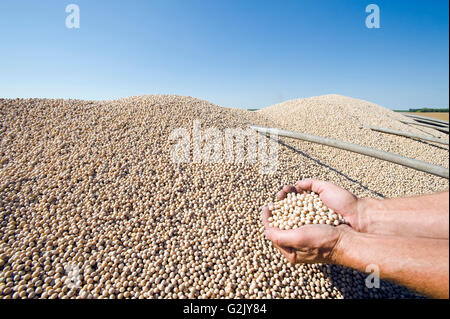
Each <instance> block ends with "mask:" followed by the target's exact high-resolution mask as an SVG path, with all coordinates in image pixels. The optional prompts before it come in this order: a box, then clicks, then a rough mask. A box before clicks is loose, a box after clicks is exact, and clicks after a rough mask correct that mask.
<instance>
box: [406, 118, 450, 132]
mask: <svg viewBox="0 0 450 319" xmlns="http://www.w3.org/2000/svg"><path fill="white" fill-rule="evenodd" d="M399 121H400V122H402V123H404V124H411V125H419V126H423V127H428V128H432V129H435V130H438V131H441V132H444V133H447V134H448V129H446V128H444V127H439V126H435V125H430V124H424V123H419V122H412V121H405V120H399Z"/></svg>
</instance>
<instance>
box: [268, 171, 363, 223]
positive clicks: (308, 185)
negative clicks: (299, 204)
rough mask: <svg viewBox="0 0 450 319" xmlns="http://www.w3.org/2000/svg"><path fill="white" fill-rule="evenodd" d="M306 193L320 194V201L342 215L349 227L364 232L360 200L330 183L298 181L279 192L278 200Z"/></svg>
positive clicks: (313, 180)
mask: <svg viewBox="0 0 450 319" xmlns="http://www.w3.org/2000/svg"><path fill="white" fill-rule="evenodd" d="M305 191H313V192H314V193H317V194H319V197H320V200H321V201H322V202H323V203H324V205H326V206H327V207H328V208H331V209H333V210H334V211H335V212H337V213H339V214H341V215H342V216H343V217H344V219H345V221H346V222H347V224H348V225H350V226H351V227H352V228H353V229H354V230H356V231H363V229H364V227H365V226H364V218H363V216H362V213H361V212H359V210H358V198H357V197H356V196H355V195H353V194H352V193H350V192H349V191H347V190H345V189H343V188H341V187H339V186H337V185H335V184H333V183H330V182H325V181H320V180H316V179H310V178H309V179H304V180H301V181H298V182H297V183H296V184H295V186H292V185H285V186H284V187H283V189H282V190H281V191H280V192H278V194H277V198H278V200H281V199H284V198H285V197H286V194H287V193H290V192H297V193H303V192H305Z"/></svg>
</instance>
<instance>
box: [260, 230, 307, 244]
mask: <svg viewBox="0 0 450 319" xmlns="http://www.w3.org/2000/svg"><path fill="white" fill-rule="evenodd" d="M299 236H300V234H299V232H297V231H296V230H281V229H277V228H269V229H267V230H266V237H267V238H268V239H269V240H271V241H272V242H273V243H274V244H275V245H278V246H281V247H292V248H294V247H295V246H296V243H297V242H298V241H299V239H301V238H299Z"/></svg>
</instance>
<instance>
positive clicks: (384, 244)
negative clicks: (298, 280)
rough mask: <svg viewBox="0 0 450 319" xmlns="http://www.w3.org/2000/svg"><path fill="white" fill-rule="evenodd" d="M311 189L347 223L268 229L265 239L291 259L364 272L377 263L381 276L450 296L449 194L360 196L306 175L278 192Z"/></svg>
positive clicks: (266, 210)
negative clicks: (377, 197) (364, 197)
mask: <svg viewBox="0 0 450 319" xmlns="http://www.w3.org/2000/svg"><path fill="white" fill-rule="evenodd" d="M305 191H313V192H315V193H317V194H319V196H320V199H321V200H322V202H323V203H324V204H325V205H326V206H328V207H329V208H332V209H333V210H334V211H336V212H338V213H340V214H341V215H342V216H343V217H344V219H345V220H346V221H347V223H348V225H339V226H337V227H333V226H329V225H306V226H302V227H300V228H296V229H293V230H280V229H278V228H274V227H270V226H269V221H268V218H269V217H270V216H271V212H270V210H269V208H268V207H264V208H263V211H262V218H263V221H264V225H265V228H266V237H267V238H268V239H269V240H271V241H272V242H273V244H274V245H275V246H276V247H277V248H278V249H279V250H280V251H281V252H282V253H283V255H284V256H285V257H286V258H287V260H288V261H289V262H291V263H293V264H294V263H330V264H337V265H342V266H347V267H351V268H354V269H357V270H359V271H363V272H364V271H366V267H367V266H368V265H377V266H378V268H379V270H380V278H381V279H386V280H390V281H394V282H397V283H398V284H401V285H403V286H406V287H408V288H410V289H412V290H415V291H417V292H419V293H422V294H424V295H427V296H429V297H432V298H449V279H448V278H449V228H448V227H449V197H448V196H449V193H448V191H447V192H442V193H437V194H432V195H424V196H416V197H410V198H397V199H386V200H376V199H358V198H357V197H356V196H354V195H353V194H352V193H350V192H348V191H346V190H344V189H342V188H340V187H338V186H336V185H334V184H332V183H329V182H325V181H319V180H314V179H307V180H302V181H299V182H297V184H296V185H295V186H290V185H286V186H284V187H283V190H282V191H280V192H279V193H278V194H277V198H278V199H283V198H285V197H286V194H287V193H289V192H298V193H302V192H305Z"/></svg>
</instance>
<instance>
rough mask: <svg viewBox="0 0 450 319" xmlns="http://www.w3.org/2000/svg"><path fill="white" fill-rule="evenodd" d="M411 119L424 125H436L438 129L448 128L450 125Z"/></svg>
mask: <svg viewBox="0 0 450 319" xmlns="http://www.w3.org/2000/svg"><path fill="white" fill-rule="evenodd" d="M411 119H413V120H414V121H416V122H419V123H423V124H429V125H434V126H436V127H443V128H448V125H445V124H442V123H437V122H433V121H429V120H425V119H419V118H416V117H412V118H411Z"/></svg>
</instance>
